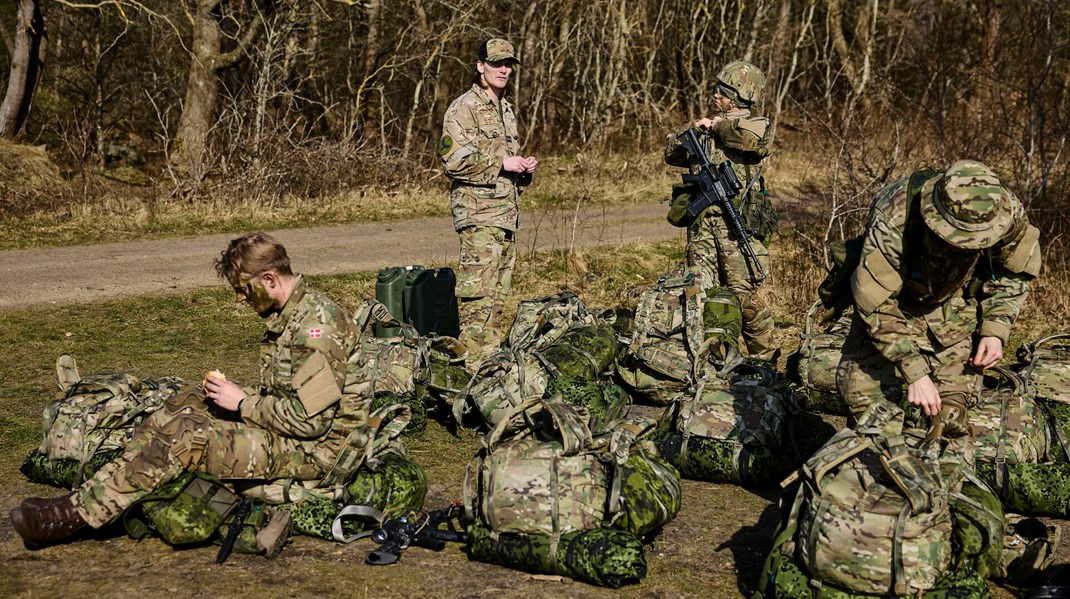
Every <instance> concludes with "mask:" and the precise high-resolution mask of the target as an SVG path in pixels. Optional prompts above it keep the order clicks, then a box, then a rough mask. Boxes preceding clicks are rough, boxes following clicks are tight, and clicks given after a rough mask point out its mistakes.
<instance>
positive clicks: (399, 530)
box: [365, 502, 468, 566]
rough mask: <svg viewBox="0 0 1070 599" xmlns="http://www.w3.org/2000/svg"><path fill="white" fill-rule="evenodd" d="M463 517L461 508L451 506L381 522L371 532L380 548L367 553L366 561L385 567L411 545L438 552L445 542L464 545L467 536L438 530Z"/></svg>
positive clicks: (452, 504)
mask: <svg viewBox="0 0 1070 599" xmlns="http://www.w3.org/2000/svg"><path fill="white" fill-rule="evenodd" d="M463 514H464V508H462V507H461V505H460V504H459V503H457V502H453V503H451V504H450V506H449V507H447V508H443V509H440V510H435V511H433V512H417V511H412V512H409V513H408V514H406V515H404V516H401V517H398V518H390V519H388V520H384V521H383V523H382V525H381V526H380V527H379V528H377V529H375V530H374V531H373V532H372V540H373V541H375V542H376V543H378V544H379V545H381V547H379V548H378V549H376V550H374V551H372V552H370V553H368V557H367V558H366V560H365V561H367V562H368V563H369V564H372V565H375V566H385V565H387V564H392V563H394V562H396V561H398V558H400V557H401V552H402V550H404V549H405V548H406V547H409V546H411V545H416V546H417V547H424V548H426V549H432V550H434V551H441V550H442V549H444V548H445V547H446V542H447V541H448V542H451V543H467V542H468V534H467V533H463V532H456V531H453V530H440V529H439V526H441V525H442V524H446V525H449V524H450V523H451V522H452V521H453V520H455V519H458V518H460V517H461V516H462V515H463Z"/></svg>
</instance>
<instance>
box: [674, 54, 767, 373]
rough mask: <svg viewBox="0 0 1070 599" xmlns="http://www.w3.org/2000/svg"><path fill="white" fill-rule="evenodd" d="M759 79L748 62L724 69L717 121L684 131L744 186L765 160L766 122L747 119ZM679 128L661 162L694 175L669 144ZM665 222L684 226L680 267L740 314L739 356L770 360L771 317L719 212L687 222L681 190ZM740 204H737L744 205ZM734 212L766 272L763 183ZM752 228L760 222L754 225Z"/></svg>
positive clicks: (686, 197) (761, 84) (686, 198)
mask: <svg viewBox="0 0 1070 599" xmlns="http://www.w3.org/2000/svg"><path fill="white" fill-rule="evenodd" d="M764 88H765V75H763V74H762V72H761V70H759V69H758V67H756V66H754V65H752V64H750V63H749V62H742V61H736V62H730V63H728V64H727V65H725V66H724V68H722V69H721V72H720V73H719V74H718V75H717V86H716V88H715V90H714V95H713V102H714V107H715V108H716V110H717V114H716V115H714V116H713V117H712V118H701V119H699V120H697V121H695V122H694V123H691V124H689V125H688V127H687V128H691V127H694V128H697V129H699V130H700V131H701V132H702V134H703V135H702V140H703V141H704V142H705V143H706V153H707V155H708V156H709V159H710V162H712V163H713V164H720V163H722V162H724V161H726V160H727V161H730V162H731V164H732V168H733V170H735V172H736V176H737V177H738V178H739V180H740V181H742V182H743V183H744V185H746V184H747V183H749V182H750V181H751V180H752V179H753V178H754V177H755V176H756V174H757V172H758V168H759V167H760V166H761V164H762V161H763V160H764V159H765V158H766V157H767V156H768V155H769V150H768V133H769V119H766V118H764V117H759V116H755V115H754V111H755V110H757V109H758V108H759V106H760V104H761V100H762V91H763V90H764ZM687 128H685V129H683V130H681V131H677V132H674V133H672V134H670V135H669V136H668V139H667V146H666V149H665V162H666V163H668V164H670V165H672V166H682V167H687V168H690V169H692V170H694V168H695V167H694V160H693V158H692V157H690V156H688V155H687V152H686V150H684V149H683V148H682V147H681V146H680V143H679V142H678V141H677V137H678V136H679V135H680V134H681V133H683V132H684V131H686V130H687ZM673 196H674V197H673V202H672V206H671V208H670V209H669V215H668V220H669V222H670V223H672V224H674V225H676V226H686V227H687V248H686V256H687V267H688V272H689V273H691V274H693V275H694V276H695V277H696V279H697V280H698V281H699V283H700V284H701V285H702V286H703V288H704V289H707V290H709V289H712V288H715V287H724V288H728V289H730V290H732V291H733V292H734V293H735V294H736V295H737V296H738V297H739V301H740V304H741V307H742V311H743V340H744V341H745V343H746V345H747V353H748V354H749V355H750V356H751V357H753V358H756V359H761V360H770V361H776V359H777V357H778V356H779V353H780V351H779V349H777V348H776V347H775V345H774V341H773V328H774V322H773V315H772V314H771V313H770V312H769V309H768V308H766V306H765V305H764V304H763V303H762V302H760V301H759V300H758V298H756V297H755V292H756V291H757V287H758V283H757V282H755V281H754V280H752V278H751V276H750V275H751V273H750V269H749V268H748V266H747V263H746V261H745V260H744V256H743V252H742V251H741V250H740V249H739V245H738V244H739V240H738V239H735V236H734V235H733V234H732V233H730V229H729V227H728V224H727V223H726V222H725V216H724V215H723V214H722V212H721V209H720V207H719V206H710V207H709V208H707V209H706V210H704V211H703V212H702V213H701V214H700V215H699V216H698V218H696V219H694V221H691V220H689V218H688V217H687V214H686V208H687V205H688V204H689V203H690V201H691V198H692V196H691V194H690V192H689V191H688V190H687V188H686V187H683V186H678V187H676V188H674V189H673ZM744 200H745V201H744ZM734 202H735V204H736V207H737V209H738V208H739V207H740V206H745V209H744V210H743V217H744V220H745V221H746V222H745V225H746V227H747V228H748V229H749V230H751V231H752V233H751V235H750V243H751V246H752V247H753V249H754V252H755V254H756V255H757V256H758V260H759V262H760V263H761V265H762V269H763V270H764V271H765V272H769V268H768V254H769V252H768V250H767V249H766V246H765V242H767V241H768V239H767V238H766V237H767V236H768V235H770V234H771V233H772V230H773V229H775V223H776V213H775V211H773V210H772V205H771V204H770V203H769V200H768V197H766V192H765V184H764V180H763V179H761V178H760V177H759V179H758V181H757V182H756V183H755V185H754V186H753V187H752V188H751V191H750V192H749V193H748V197H747V198H743V197H742V194H740V197H737V198H735V200H734ZM759 223H764V224H765V225H766V226H762V225H760V224H759Z"/></svg>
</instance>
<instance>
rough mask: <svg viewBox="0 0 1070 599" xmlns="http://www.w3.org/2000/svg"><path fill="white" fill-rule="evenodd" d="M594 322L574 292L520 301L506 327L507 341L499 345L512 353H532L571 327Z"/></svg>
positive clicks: (555, 339) (563, 292)
mask: <svg viewBox="0 0 1070 599" xmlns="http://www.w3.org/2000/svg"><path fill="white" fill-rule="evenodd" d="M597 323H598V319H597V318H596V317H595V316H594V315H593V314H591V313H590V312H588V311H587V306H585V305H584V304H583V301H582V300H581V299H580V297H579V296H578V295H576V292H574V291H562V292H561V293H558V294H556V295H547V296H544V297H540V298H536V299H532V300H524V301H522V302H520V305H519V306H517V308H516V316H515V317H514V318H513V324H512V325H511V326H510V327H509V338H508V339H507V340H506V342H505V343H504V344H503V345H504V347H506V348H509V349H513V350H523V351H536V350H539V349H543V348H545V347H548V346H549V345H551V344H553V343H554V342H556V341H558V340H559V339H561V337H562V336H563V335H564V334H565V333H566V332H568V330H569V329H571V328H573V327H576V326H590V325H593V324H597Z"/></svg>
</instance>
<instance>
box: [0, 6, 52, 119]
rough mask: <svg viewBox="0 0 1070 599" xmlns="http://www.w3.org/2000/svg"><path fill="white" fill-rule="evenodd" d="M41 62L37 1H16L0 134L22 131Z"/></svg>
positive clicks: (41, 25)
mask: <svg viewBox="0 0 1070 599" xmlns="http://www.w3.org/2000/svg"><path fill="white" fill-rule="evenodd" d="M44 62H45V22H44V18H43V17H42V16H41V6H40V4H39V2H38V0H18V16H17V19H16V21H15V43H14V48H13V49H12V51H11V72H10V73H9V74H8V79H7V93H6V94H5V95H4V102H3V104H0V137H15V136H17V135H19V134H21V133H22V132H23V128H24V127H25V126H26V118H27V117H28V116H29V114H30V106H31V105H32V104H33V94H34V90H35V89H36V87H37V80H38V78H39V77H40V75H41V68H42V67H43V66H44Z"/></svg>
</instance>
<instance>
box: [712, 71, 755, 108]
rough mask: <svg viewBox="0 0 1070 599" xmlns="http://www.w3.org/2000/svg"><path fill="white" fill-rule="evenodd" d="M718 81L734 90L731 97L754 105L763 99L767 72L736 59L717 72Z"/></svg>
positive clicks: (739, 102)
mask: <svg viewBox="0 0 1070 599" xmlns="http://www.w3.org/2000/svg"><path fill="white" fill-rule="evenodd" d="M717 81H718V82H719V83H720V84H721V85H724V86H727V87H728V88H729V91H730V92H732V94H731V95H729V97H730V98H731V99H732V101H734V102H736V103H738V104H742V105H744V106H753V105H755V104H759V103H761V101H762V92H763V91H764V90H765V74H764V73H762V71H761V69H759V68H758V67H756V66H754V65H752V64H751V63H749V62H744V61H742V60H736V61H732V62H730V63H728V64H726V65H724V67H722V68H721V72H720V73H717ZM732 95H735V97H732Z"/></svg>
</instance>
